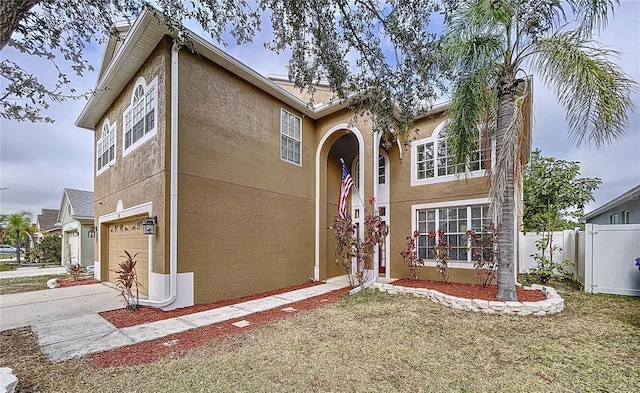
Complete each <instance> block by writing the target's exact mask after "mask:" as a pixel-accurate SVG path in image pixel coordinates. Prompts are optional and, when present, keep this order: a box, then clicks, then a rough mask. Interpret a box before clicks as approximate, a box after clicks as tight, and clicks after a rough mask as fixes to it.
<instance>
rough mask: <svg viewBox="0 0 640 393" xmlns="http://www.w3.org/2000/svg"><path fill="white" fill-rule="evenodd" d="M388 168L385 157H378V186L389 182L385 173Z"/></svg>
mask: <svg viewBox="0 0 640 393" xmlns="http://www.w3.org/2000/svg"><path fill="white" fill-rule="evenodd" d="M386 166H387V162H386V160H385V159H384V156H383V155H382V154H380V155H379V156H378V184H385V183H386V182H387V177H386V173H385V170H386Z"/></svg>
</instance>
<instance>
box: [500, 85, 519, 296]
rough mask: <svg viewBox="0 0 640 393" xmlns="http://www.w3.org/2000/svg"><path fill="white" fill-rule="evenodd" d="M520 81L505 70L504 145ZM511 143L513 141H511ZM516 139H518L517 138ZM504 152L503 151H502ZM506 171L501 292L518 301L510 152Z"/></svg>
mask: <svg viewBox="0 0 640 393" xmlns="http://www.w3.org/2000/svg"><path fill="white" fill-rule="evenodd" d="M516 86H517V85H516V81H515V77H514V75H513V73H512V72H505V74H504V76H503V78H502V80H501V82H500V86H499V92H498V124H497V130H496V146H497V148H498V149H502V148H501V147H502V146H503V143H504V139H505V138H506V137H507V131H508V129H509V124H510V123H511V121H512V119H513V114H514V110H515V109H514V101H515V94H516ZM507 142H508V143H511V141H507ZM513 143H515V141H513ZM498 154H500V153H498ZM505 160H506V162H505V164H506V172H504V173H505V176H504V178H503V179H499V181H501V182H504V183H503V186H504V188H503V192H504V195H503V203H502V206H501V209H500V211H501V214H500V217H498V231H499V232H498V233H499V234H498V236H499V241H498V280H497V281H498V294H497V297H498V299H500V300H503V301H516V300H517V298H516V288H515V286H516V281H515V275H514V265H515V257H514V256H515V253H514V248H515V247H514V224H515V221H514V220H515V217H514V209H515V199H514V184H513V168H514V160H515V157H514V156H513V155H511V154H509V155H508V156H507V157H505Z"/></svg>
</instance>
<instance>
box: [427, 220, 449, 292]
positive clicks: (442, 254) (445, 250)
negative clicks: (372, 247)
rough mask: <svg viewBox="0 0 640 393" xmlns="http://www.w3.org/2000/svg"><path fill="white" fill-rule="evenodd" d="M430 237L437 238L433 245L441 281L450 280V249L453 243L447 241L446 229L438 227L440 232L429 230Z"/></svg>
mask: <svg viewBox="0 0 640 393" xmlns="http://www.w3.org/2000/svg"><path fill="white" fill-rule="evenodd" d="M429 239H432V240H435V244H434V246H433V253H434V259H435V260H436V270H437V271H438V272H439V273H440V281H442V282H443V283H446V282H448V281H449V259H450V258H449V251H450V250H451V245H450V244H448V243H447V239H446V237H445V232H444V229H442V228H440V229H438V233H437V236H436V233H434V232H433V231H432V232H429Z"/></svg>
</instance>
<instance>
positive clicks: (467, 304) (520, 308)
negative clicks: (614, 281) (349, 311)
mask: <svg viewBox="0 0 640 393" xmlns="http://www.w3.org/2000/svg"><path fill="white" fill-rule="evenodd" d="M373 288H376V289H378V290H379V291H382V292H387V293H390V294H394V293H408V294H412V295H414V296H417V297H426V298H429V300H431V301H433V302H436V303H439V304H442V305H443V306H447V307H450V308H454V309H457V310H464V311H474V312H483V313H486V314H514V315H536V316H540V317H541V316H545V315H550V314H557V313H559V312H560V311H562V310H564V299H563V298H561V297H560V295H558V292H556V290H555V289H553V288H551V287H547V286H544V285H538V284H533V285H531V287H524V289H526V290H539V291H542V293H544V295H545V296H546V297H547V299H546V300H541V301H538V302H496V301H487V300H480V299H466V298H458V297H455V296H451V295H445V294H444V293H441V292H438V291H436V290H434V289H426V288H412V287H402V286H398V285H391V284H382V283H378V282H377V283H374V284H373Z"/></svg>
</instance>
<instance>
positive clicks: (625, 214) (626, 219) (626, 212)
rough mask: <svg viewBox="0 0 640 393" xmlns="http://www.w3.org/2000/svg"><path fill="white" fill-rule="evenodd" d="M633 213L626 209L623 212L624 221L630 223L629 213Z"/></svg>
mask: <svg viewBox="0 0 640 393" xmlns="http://www.w3.org/2000/svg"><path fill="white" fill-rule="evenodd" d="M630 214H631V211H630V210H625V211H623V212H622V223H623V224H629V222H630V221H629V215H630Z"/></svg>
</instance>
